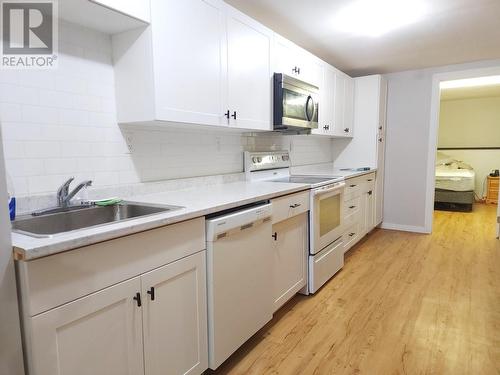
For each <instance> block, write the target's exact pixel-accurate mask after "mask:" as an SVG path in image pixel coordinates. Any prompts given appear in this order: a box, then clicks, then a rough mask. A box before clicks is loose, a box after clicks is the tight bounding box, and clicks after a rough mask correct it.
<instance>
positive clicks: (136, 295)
mask: <svg viewBox="0 0 500 375" xmlns="http://www.w3.org/2000/svg"><path fill="white" fill-rule="evenodd" d="M134 300H135V301H137V307H141V306H142V301H141V293H139V292H137V293H136V294H135V297H134Z"/></svg>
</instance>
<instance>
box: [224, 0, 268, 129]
mask: <svg viewBox="0 0 500 375" xmlns="http://www.w3.org/2000/svg"><path fill="white" fill-rule="evenodd" d="M271 40H272V33H271V31H270V30H268V29H266V28H265V27H264V26H262V25H260V24H258V23H257V22H255V21H253V20H252V19H250V18H249V17H247V16H245V15H244V14H242V13H240V12H238V11H236V10H235V9H232V8H229V9H228V12H227V103H228V105H227V109H228V110H229V111H230V115H231V117H230V119H229V124H230V126H234V127H237V128H242V129H255V130H272V126H271V90H272V79H271V78H272V77H271Z"/></svg>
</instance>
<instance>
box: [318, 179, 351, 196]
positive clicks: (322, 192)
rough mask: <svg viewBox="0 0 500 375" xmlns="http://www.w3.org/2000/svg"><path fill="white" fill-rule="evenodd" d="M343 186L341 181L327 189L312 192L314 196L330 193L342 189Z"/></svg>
mask: <svg viewBox="0 0 500 375" xmlns="http://www.w3.org/2000/svg"><path fill="white" fill-rule="evenodd" d="M344 186H345V183H343V182H342V183H339V184H338V185H335V186H333V187H331V188H328V189H318V190H316V191H314V192H313V194H314V196H318V195H323V194H327V193H331V192H333V191H336V190H341V189H343V188H344Z"/></svg>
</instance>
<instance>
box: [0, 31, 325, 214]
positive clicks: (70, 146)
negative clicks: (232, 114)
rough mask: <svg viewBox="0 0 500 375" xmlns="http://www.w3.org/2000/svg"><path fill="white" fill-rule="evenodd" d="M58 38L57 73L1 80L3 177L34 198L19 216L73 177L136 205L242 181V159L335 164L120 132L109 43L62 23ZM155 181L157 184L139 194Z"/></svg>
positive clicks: (272, 141) (252, 143)
mask: <svg viewBox="0 0 500 375" xmlns="http://www.w3.org/2000/svg"><path fill="white" fill-rule="evenodd" d="M59 38H60V40H59V42H60V45H59V47H60V48H59V52H60V59H59V64H58V68H57V69H55V70H53V71H45V70H44V71H38V70H36V71H19V72H18V71H2V72H0V119H1V120H2V124H1V126H2V130H3V143H4V150H5V155H6V164H7V168H8V170H9V173H10V174H11V176H12V179H13V181H14V185H15V188H16V194H18V195H21V196H28V195H29V196H38V198H36V197H33V198H26V199H24V200H22V201H21V205H22V208H23V209H22V210H21V211H27V210H29V209H36V208H39V207H40V206H42V207H43V206H44V205H45V206H46V205H48V204H54V202H53V195H54V193H55V191H56V189H57V188H58V187H59V186H60V185H61V183H62V182H64V181H65V180H66V179H67V178H68V177H71V176H75V178H76V180H83V179H92V180H93V181H94V184H93V186H94V187H93V189H95V190H92V189H91V191H96V192H100V194H106V195H108V196H110V195H121V194H123V195H133V193H134V191H136V194H137V193H139V192H140V193H144V192H145V191H150V192H154V191H161V190H162V189H171V188H179V187H183V186H184V187H188V186H193V185H195V184H197V183H198V181H203V183H220V182H222V181H235V180H237V179H241V178H243V175H242V174H241V172H242V171H243V151H246V150H256V151H258V150H269V149H273V150H280V149H287V150H290V152H291V156H292V162H293V164H295V165H301V164H309V163H322V162H330V161H332V152H331V141H330V140H329V139H323V138H317V137H306V136H282V135H279V134H275V133H267V134H266V133H263V134H262V133H259V134H257V135H241V134H238V133H232V132H231V133H229V132H223V131H215V130H206V128H203V130H197V129H195V128H193V127H186V128H182V127H179V126H176V127H174V128H172V127H168V126H166V127H154V126H148V127H140V126H122V127H120V126H119V125H118V124H117V120H116V103H115V85H114V72H113V66H112V61H111V38H110V36H109V35H105V34H102V33H99V32H96V31H92V30H88V29H86V28H84V27H81V26H78V25H72V24H68V23H65V22H61V23H60V27H59ZM129 146H130V148H129ZM213 175H221V176H220V177H200V178H197V179H193V178H192V177H194V176H213ZM180 178H186V179H184V180H180V181H178V182H176V181H165V180H173V179H180ZM149 181H161V182H154V183H148V184H141V183H142V182H149ZM125 185H127V186H125ZM47 194H49V195H47ZM96 194H97V193H96ZM42 195H43V196H42ZM96 197H97V196H96ZM98 197H102V195H100V196H98Z"/></svg>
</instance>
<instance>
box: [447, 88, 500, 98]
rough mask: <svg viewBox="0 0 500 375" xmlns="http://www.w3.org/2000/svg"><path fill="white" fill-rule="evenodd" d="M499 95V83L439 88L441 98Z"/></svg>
mask: <svg viewBox="0 0 500 375" xmlns="http://www.w3.org/2000/svg"><path fill="white" fill-rule="evenodd" d="M498 96H500V85H490V86H475V87H458V88H453V89H441V100H443V101H444V100H459V99H472V98H491V97H498Z"/></svg>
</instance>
